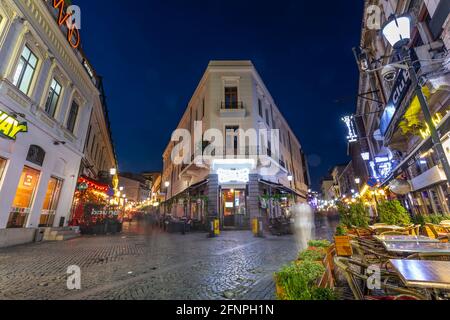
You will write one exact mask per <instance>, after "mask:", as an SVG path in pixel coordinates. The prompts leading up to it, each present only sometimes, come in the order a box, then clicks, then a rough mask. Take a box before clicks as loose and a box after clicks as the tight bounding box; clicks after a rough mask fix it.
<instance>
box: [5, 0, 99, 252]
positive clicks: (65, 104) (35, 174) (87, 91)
mask: <svg viewBox="0 0 450 320" xmlns="http://www.w3.org/2000/svg"><path fill="white" fill-rule="evenodd" d="M0 4H1V5H0V246H1V245H10V244H18V243H25V242H29V241H32V240H33V237H34V233H35V230H36V229H35V228H38V227H54V226H66V225H67V224H68V221H69V218H70V212H71V205H72V200H73V195H74V191H75V189H76V186H77V179H78V176H79V170H80V164H81V161H82V159H83V156H84V147H85V144H86V136H87V132H88V129H89V121H90V118H91V114H92V113H93V110H94V109H95V105H96V104H97V103H98V97H99V95H100V93H99V90H98V88H97V84H96V83H95V79H93V77H92V76H91V75H90V74H89V72H88V70H87V68H86V64H85V63H84V61H86V59H85V57H84V55H83V54H82V52H81V51H80V50H78V49H76V48H75V45H74V42H73V41H74V38H70V37H69V38H68V37H67V28H66V26H65V25H62V26H60V24H59V23H58V17H59V14H60V10H62V11H61V12H64V10H65V7H64V4H63V5H62V6H59V7H57V8H55V7H54V6H53V3H52V2H51V1H25V0H2V1H1V2H0ZM75 34H77V35H78V36H79V34H78V33H75ZM72 35H74V33H72ZM78 40H79V38H75V42H76V41H78ZM71 41H72V42H71ZM2 241H3V243H2Z"/></svg>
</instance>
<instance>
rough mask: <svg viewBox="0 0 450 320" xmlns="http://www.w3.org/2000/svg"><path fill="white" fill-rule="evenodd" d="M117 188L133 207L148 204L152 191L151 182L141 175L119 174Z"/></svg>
mask: <svg viewBox="0 0 450 320" xmlns="http://www.w3.org/2000/svg"><path fill="white" fill-rule="evenodd" d="M119 186H120V188H121V189H122V188H123V191H122V192H123V193H124V195H125V196H126V199H127V200H128V202H131V203H133V204H135V205H138V204H142V203H144V202H149V201H150V199H151V194H152V189H151V180H149V179H147V178H146V177H144V176H143V175H140V174H133V173H121V174H120V175H119Z"/></svg>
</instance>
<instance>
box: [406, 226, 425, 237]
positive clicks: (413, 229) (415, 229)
mask: <svg viewBox="0 0 450 320" xmlns="http://www.w3.org/2000/svg"><path fill="white" fill-rule="evenodd" d="M421 227H422V226H421V225H420V224H418V225H412V226H410V227H408V228H407V229H406V231H407V232H408V233H409V235H411V236H417V237H418V236H420V228H421Z"/></svg>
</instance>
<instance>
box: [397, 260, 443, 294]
mask: <svg viewBox="0 0 450 320" xmlns="http://www.w3.org/2000/svg"><path fill="white" fill-rule="evenodd" d="M390 263H391V265H392V267H393V268H394V270H395V272H396V273H398V275H399V276H400V278H401V279H402V281H403V282H404V284H405V285H406V286H407V287H411V288H421V289H427V290H431V289H435V290H450V262H448V261H426V260H396V259H393V260H390Z"/></svg>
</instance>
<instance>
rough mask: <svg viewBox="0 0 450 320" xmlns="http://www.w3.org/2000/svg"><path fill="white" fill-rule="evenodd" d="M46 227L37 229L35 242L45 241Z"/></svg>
mask: <svg viewBox="0 0 450 320" xmlns="http://www.w3.org/2000/svg"><path fill="white" fill-rule="evenodd" d="M44 235H45V229H37V230H36V236H35V237H34V242H42V241H44Z"/></svg>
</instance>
